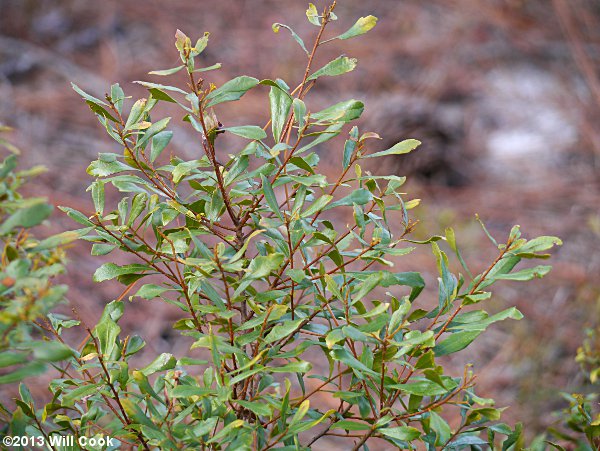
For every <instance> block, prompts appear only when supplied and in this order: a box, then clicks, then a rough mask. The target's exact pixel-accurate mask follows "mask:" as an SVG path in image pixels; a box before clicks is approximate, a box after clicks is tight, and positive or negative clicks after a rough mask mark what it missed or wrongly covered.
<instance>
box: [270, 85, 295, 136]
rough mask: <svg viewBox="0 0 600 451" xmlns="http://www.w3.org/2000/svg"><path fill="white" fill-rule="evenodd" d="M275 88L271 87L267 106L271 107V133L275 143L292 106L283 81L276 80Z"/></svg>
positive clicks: (287, 88)
mask: <svg viewBox="0 0 600 451" xmlns="http://www.w3.org/2000/svg"><path fill="white" fill-rule="evenodd" d="M276 83H277V87H275V86H272V87H271V91H269V104H270V107H271V131H272V133H273V139H274V140H275V142H276V143H277V142H279V141H280V138H281V132H282V130H283V127H285V124H286V123H287V118H288V114H289V113H290V108H291V106H292V97H291V96H290V95H289V94H288V92H287V91H288V90H289V87H288V86H287V85H286V84H285V82H284V81H283V80H277V81H276Z"/></svg>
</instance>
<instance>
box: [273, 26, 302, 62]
mask: <svg viewBox="0 0 600 451" xmlns="http://www.w3.org/2000/svg"><path fill="white" fill-rule="evenodd" d="M280 27H283V28H285V29H286V30H288V31H289V32H290V34H291V35H292V38H294V40H295V41H296V42H297V43H298V44H299V45H300V47H302V50H304V53H306V54H307V55H309V53H308V50H307V49H306V46H305V45H304V41H303V40H302V38H301V37H300V36H298V35H297V34H296V32H295V31H294V30H292V29H291V27H288V26H287V25H284V24H282V23H277V22H276V23H274V24H273V25H272V26H271V28H272V29H273V32H274V33H279V28H280Z"/></svg>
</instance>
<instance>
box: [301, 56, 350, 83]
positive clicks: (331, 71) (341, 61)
mask: <svg viewBox="0 0 600 451" xmlns="http://www.w3.org/2000/svg"><path fill="white" fill-rule="evenodd" d="M357 61H358V60H357V59H356V58H348V57H347V56H340V57H338V58H336V59H334V60H333V61H330V62H329V63H327V64H326V65H325V66H323V67H322V68H320V69H319V70H317V71H315V72H314V73H313V74H312V75H311V76H310V77H308V79H307V81H311V80H316V79H317V78H319V77H323V76H327V77H335V76H337V75H342V74H345V73H347V72H351V71H353V70H354V68H355V67H356V63H357Z"/></svg>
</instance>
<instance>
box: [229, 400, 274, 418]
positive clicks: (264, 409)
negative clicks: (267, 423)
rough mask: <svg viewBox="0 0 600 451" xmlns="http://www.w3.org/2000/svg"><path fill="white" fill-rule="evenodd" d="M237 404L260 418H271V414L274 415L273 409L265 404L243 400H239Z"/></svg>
mask: <svg viewBox="0 0 600 451" xmlns="http://www.w3.org/2000/svg"><path fill="white" fill-rule="evenodd" d="M235 402H236V403H238V404H239V405H240V406H242V407H244V408H245V409H248V410H250V411H252V412H254V413H255V414H256V415H258V416H262V417H270V416H271V413H272V411H271V408H270V407H269V406H268V405H267V404H264V403H263V402H258V401H244V400H243V399H237V400H236V401H235Z"/></svg>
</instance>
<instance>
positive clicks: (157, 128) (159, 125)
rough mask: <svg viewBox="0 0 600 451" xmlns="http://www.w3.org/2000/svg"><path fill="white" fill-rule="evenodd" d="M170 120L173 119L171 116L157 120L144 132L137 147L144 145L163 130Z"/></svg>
mask: <svg viewBox="0 0 600 451" xmlns="http://www.w3.org/2000/svg"><path fill="white" fill-rule="evenodd" d="M170 120H171V118H170V117H165V118H163V119H161V120H159V121H157V122H155V123H154V124H152V125H151V126H150V127H148V129H147V130H146V133H144V136H142V137H141V138H140V139H139V140H138V142H137V144H136V147H140V146H143V145H144V144H145V143H146V142H147V141H148V140H149V139H150V138H152V137H153V136H154V135H156V134H157V133H158V132H161V131H163V130H164V129H165V127H166V126H167V125H168V124H169V121H170Z"/></svg>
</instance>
